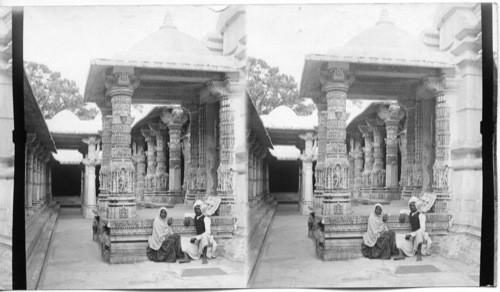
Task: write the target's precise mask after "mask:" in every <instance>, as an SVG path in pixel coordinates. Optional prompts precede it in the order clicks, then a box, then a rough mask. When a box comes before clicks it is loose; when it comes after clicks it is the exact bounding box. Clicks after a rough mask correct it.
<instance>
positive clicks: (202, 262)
mask: <svg viewBox="0 0 500 292" xmlns="http://www.w3.org/2000/svg"><path fill="white" fill-rule="evenodd" d="M201 264H202V265H206V264H208V260H207V257H203V258H202V259H201Z"/></svg>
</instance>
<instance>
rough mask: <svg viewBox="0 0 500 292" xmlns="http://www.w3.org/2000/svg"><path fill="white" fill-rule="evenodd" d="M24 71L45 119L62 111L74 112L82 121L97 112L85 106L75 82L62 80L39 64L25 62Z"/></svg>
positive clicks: (92, 116)
mask: <svg viewBox="0 0 500 292" xmlns="http://www.w3.org/2000/svg"><path fill="white" fill-rule="evenodd" d="M24 69H25V72H26V77H28V80H29V83H30V86H31V89H32V91H33V95H34V96H35V99H36V101H37V103H38V105H39V106H40V109H41V111H42V114H43V117H44V118H45V119H51V118H52V117H53V116H54V115H55V114H57V113H58V112H60V111H61V110H64V109H68V110H70V111H72V112H74V113H75V114H76V115H77V116H78V117H79V118H80V119H82V120H89V119H93V118H94V117H95V116H96V115H97V113H98V112H99V110H98V109H97V108H92V107H89V106H87V105H86V104H85V102H84V101H83V97H82V96H81V94H80V92H79V89H78V86H77V85H76V82H75V81H73V80H68V79H65V78H63V77H62V76H61V73H59V72H52V71H51V70H50V69H49V68H48V67H47V66H46V65H44V64H40V63H35V62H25V64H24Z"/></svg>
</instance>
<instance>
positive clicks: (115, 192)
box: [105, 72, 139, 219]
mask: <svg viewBox="0 0 500 292" xmlns="http://www.w3.org/2000/svg"><path fill="white" fill-rule="evenodd" d="M138 82H139V81H138V79H137V78H136V77H135V76H134V75H132V74H130V73H125V72H117V73H115V74H113V75H108V76H106V77H105V84H106V88H108V92H107V95H109V96H111V106H112V111H113V122H112V125H111V131H112V132H111V144H112V148H111V163H110V176H111V188H110V189H109V205H108V210H107V211H108V212H107V218H109V219H119V218H120V219H122V218H123V219H124V218H135V217H136V200H135V195H134V173H135V169H134V165H133V164H132V157H131V149H130V143H131V136H130V128H131V127H130V126H131V123H132V119H131V116H130V107H131V103H132V95H133V93H134V90H135V88H136V87H137V85H138Z"/></svg>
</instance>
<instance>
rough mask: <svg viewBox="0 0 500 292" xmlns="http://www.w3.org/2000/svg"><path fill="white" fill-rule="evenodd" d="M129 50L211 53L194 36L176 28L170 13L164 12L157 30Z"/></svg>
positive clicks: (195, 53)
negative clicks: (161, 22) (161, 23)
mask: <svg viewBox="0 0 500 292" xmlns="http://www.w3.org/2000/svg"><path fill="white" fill-rule="evenodd" d="M129 51H131V52H141V53H142V52H148V53H153V52H157V53H166V52H169V53H183V54H194V55H211V54H212V53H211V52H210V50H209V49H208V48H207V47H206V46H205V45H204V44H203V43H202V42H201V41H198V40H196V39H195V38H193V37H191V36H189V35H187V34H185V33H182V32H180V31H178V30H177V27H176V26H175V25H174V23H173V21H172V17H170V14H168V13H167V14H166V15H165V18H164V19H163V25H162V26H161V27H160V29H159V30H158V31H157V32H154V33H152V34H150V35H149V36H147V37H145V38H144V39H142V40H141V41H139V42H138V43H136V44H135V45H134V46H132V48H130V50H129Z"/></svg>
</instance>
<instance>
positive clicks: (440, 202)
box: [434, 191, 450, 213]
mask: <svg viewBox="0 0 500 292" xmlns="http://www.w3.org/2000/svg"><path fill="white" fill-rule="evenodd" d="M434 194H436V202H434V212H435V213H446V212H447V211H448V205H449V204H450V193H448V192H438V191H434Z"/></svg>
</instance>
